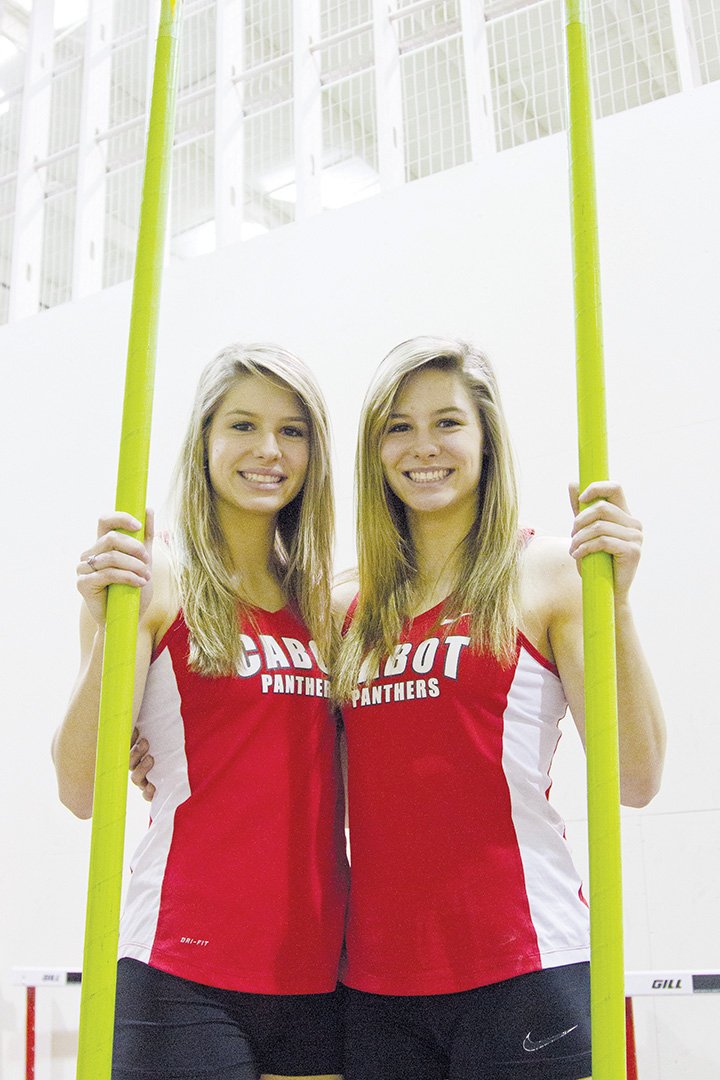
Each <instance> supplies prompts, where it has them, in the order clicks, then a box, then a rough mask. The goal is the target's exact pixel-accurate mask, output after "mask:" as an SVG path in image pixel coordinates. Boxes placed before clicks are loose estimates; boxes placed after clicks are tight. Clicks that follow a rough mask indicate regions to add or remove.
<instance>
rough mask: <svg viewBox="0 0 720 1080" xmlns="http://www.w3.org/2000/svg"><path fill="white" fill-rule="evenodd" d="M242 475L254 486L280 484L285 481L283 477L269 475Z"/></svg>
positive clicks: (248, 473)
mask: <svg viewBox="0 0 720 1080" xmlns="http://www.w3.org/2000/svg"><path fill="white" fill-rule="evenodd" d="M240 475H241V476H243V477H244V478H245V479H246V480H250V481H251V482H252V483H253V484H279V483H280V481H281V480H282V479H283V477H282V476H268V475H267V473H253V472H243V473H241V474H240Z"/></svg>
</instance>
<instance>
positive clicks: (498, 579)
mask: <svg viewBox="0 0 720 1080" xmlns="http://www.w3.org/2000/svg"><path fill="white" fill-rule="evenodd" d="M356 483H357V492H358V518H357V520H358V535H357V539H358V558H359V567H358V574H357V577H356V578H355V579H354V580H349V581H346V582H345V583H344V584H343V585H342V586H341V587H340V588H339V589H338V592H337V597H336V599H337V605H338V609H339V614H340V615H341V616H344V639H343V643H342V646H341V648H340V651H339V655H338V657H337V660H336V672H335V692H336V695H337V697H338V699H339V700H340V701H342V702H343V721H344V727H345V732H346V737H347V751H348V803H349V823H350V837H351V845H352V884H351V892H350V904H349V916H348V925H347V931H346V950H347V959H346V963H345V966H344V974H343V978H342V981H343V982H344V983H345V985H346V987H348V991H347V993H348V1011H347V1015H346V1060H345V1076H346V1080H410V1078H412V1080H448V1078H449V1080H523V1078H526V1080H580V1078H586V1077H588V1075H589V1074H590V1071H591V1060H590V1016H589V970H588V958H589V927H588V917H587V916H588V912H587V905H586V903H585V901H584V898H583V896H582V893H581V881H580V878H579V875H578V874H577V872H576V870H575V868H574V866H573V864H572V860H571V857H570V853H569V850H568V847H567V844H566V842H565V838H564V828H563V823H562V820H561V819H560V817H559V815H558V814H557V812H556V811H555V810H554V808H553V807H552V806H551V804H550V802H549V801H548V794H549V789H550V767H551V763H552V758H553V755H554V752H555V748H556V746H557V742H558V739H559V723H560V720H561V719H562V717H563V715H564V714H565V711H566V709H567V708H568V705H569V706H570V709H571V711H572V714H573V718H574V720H575V723H576V725H577V726H578V729H579V731H580V734H581V736H582V734H583V665H582V632H581V631H582V616H581V598H580V579H579V576H578V574H577V573H576V560H580V559H581V558H582V557H583V555H585V554H586V553H587V552H589V551H592V550H604V551H609V552H610V553H611V554H612V555H613V557H614V567H615V585H616V590H615V596H616V627H617V639H618V640H617V645H618V678H619V682H618V693H619V713H620V717H619V718H620V744H621V788H622V795H623V797H624V800H625V801H626V802H628V803H630V804H631V805H642V804H643V803H644V802H647V801H648V800H649V799H650V798H652V796H653V794H654V793H655V791H656V790H657V786H658V784H659V778H660V773H661V769H662V761H663V753H664V723H663V717H662V711H661V708H660V705H659V702H658V698H657V694H656V691H655V688H654V685H653V681H652V677H651V675H650V673H649V671H648V668H647V665H646V663H645V661H644V659H643V656H642V651H641V649H640V645H639V642H638V640H637V635H636V634H635V630H634V627H633V623H632V616H631V614H630V608H629V603H628V591H629V588H630V585H631V583H632V580H633V577H634V574H635V570H636V568H637V563H638V558H639V552H640V543H641V527H640V523H639V522H638V521H636V519H634V518H633V517H632V516H631V514H630V513H629V511H628V508H627V504H626V502H625V498H624V495H623V493H622V490H621V489H620V487H619V486H618V485H617V484H614V483H606V484H597V485H593V486H592V487H591V488H590V489H588V491H587V492H584V493H583V494H582V498H583V501H584V502H589V503H592V505H591V506H589V507H587V508H586V509H585V510H583V511H582V512H578V507H577V499H575V513H576V517H575V522H574V526H573V536H572V540H571V541H570V545H569V548H570V551H569V552H568V542H567V541H562V540H556V539H552V538H540V537H535V536H534V535H533V533H532V531H531V530H521V529H519V528H518V498H517V487H516V482H515V473H514V468H513V461H512V453H511V449H510V442H509V436H508V432H507V427H506V423H505V420H504V416H503V412H502V407H501V403H500V398H499V394H498V388H497V383H496V380H495V375H494V373H493V370H492V367H491V366H490V364H489V362H488V360H487V357H486V356H484V354H482V353H481V352H479V351H478V350H477V349H474V348H473V347H472V346H469V345H466V344H465V343H463V342H458V341H452V340H444V339H436V338H417V339H413V340H412V341H409V342H405V343H404V344H403V345H400V346H398V347H397V348H396V349H394V350H393V351H392V352H391V353H390V355H389V356H388V357H387V358H386V360H385V361H384V363H383V365H382V366H381V367H380V369H379V371H378V373H377V375H376V377H375V379H374V381H373V383H372V384H371V387H370V389H369V391H368V394H367V397H366V400H365V404H364V407H363V412H362V416H361V421H360V433H359V440H358V458H357V478H356Z"/></svg>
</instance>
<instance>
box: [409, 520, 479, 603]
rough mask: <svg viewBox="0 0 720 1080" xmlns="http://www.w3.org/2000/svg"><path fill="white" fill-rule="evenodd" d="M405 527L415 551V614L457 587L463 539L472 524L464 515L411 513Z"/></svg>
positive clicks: (443, 597) (438, 601)
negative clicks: (407, 529)
mask: <svg viewBox="0 0 720 1080" xmlns="http://www.w3.org/2000/svg"><path fill="white" fill-rule="evenodd" d="M407 517H408V526H409V529H410V535H411V537H412V541H413V547H414V550H415V559H416V563H417V578H416V582H415V588H414V594H415V595H414V605H413V606H414V607H415V613H416V614H418V613H419V612H422V611H427V610H428V609H429V608H432V607H435V605H436V604H439V603H440V601H441V600H444V599H445V597H446V596H449V594H450V593H451V592H453V590H454V589H455V588H456V587H457V583H458V575H459V573H460V562H461V551H462V544H463V540H464V539H465V537H466V536H467V534H468V532H469V531H470V529H471V527H472V521H471V520H468V516H467V514H462V515H452V514H448V513H447V512H445V513H443V514H437V515H435V514H412V513H408V515H407Z"/></svg>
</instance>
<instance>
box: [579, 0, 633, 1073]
mask: <svg viewBox="0 0 720 1080" xmlns="http://www.w3.org/2000/svg"><path fill="white" fill-rule="evenodd" d="M565 10H566V32H567V51H568V82H569V108H570V175H571V203H572V236H573V264H574V289H575V344H576V366H577V400H578V449H579V458H580V491H581V493H582V491H584V490H585V488H586V487H587V486H588V485H589V484H590V483H592V482H593V481H595V480H606V479H608V452H607V430H606V417H605V378H604V369H603V348H602V310H601V301H600V260H599V245H598V227H597V208H596V201H595V169H594V160H593V137H592V97H591V86H590V73H589V64H588V33H587V8H586V3H585V0H566V7H565ZM582 592H583V640H584V651H585V713H586V720H585V723H586V746H587V775H588V838H589V854H590V944H591V952H592V961H591V995H592V1006H591V1013H592V1041H593V1046H592V1050H593V1070H592V1075H593V1080H625V1076H626V1066H625V1001H624V987H623V923H622V863H621V848H620V771H619V756H618V718H617V688H616V687H617V680H616V662H615V616H614V595H613V566H612V557H611V556H610V555H608V554H606V553H604V552H598V553H595V554H591V555H588V556H586V557H585V558H584V559H583V561H582Z"/></svg>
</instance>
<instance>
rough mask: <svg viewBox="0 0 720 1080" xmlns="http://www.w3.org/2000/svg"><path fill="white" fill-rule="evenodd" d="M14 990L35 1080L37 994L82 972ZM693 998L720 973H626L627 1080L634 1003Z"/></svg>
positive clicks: (60, 972)
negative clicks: (19, 997)
mask: <svg viewBox="0 0 720 1080" xmlns="http://www.w3.org/2000/svg"><path fill="white" fill-rule="evenodd" d="M12 975H13V979H12V981H13V983H14V984H15V986H24V987H25V988H26V999H27V1004H26V1027H25V1047H26V1058H25V1061H26V1064H25V1080H35V994H36V991H37V988H38V987H41V986H72V985H75V986H77V985H78V984H79V983H80V982H81V981H82V972H81V971H79V970H78V969H77V968H55V967H46V968H43V967H15V968H13V969H12ZM692 994H720V971H685V970H683V971H677V970H675V969H673V970H665V971H626V972H625V1023H626V1038H627V1080H641V1078H640V1076H639V1073H638V1065H637V1054H636V1048H635V1021H634V1016H633V999H634V998H636V997H656V998H673V997H687V996H691V995H692Z"/></svg>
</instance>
